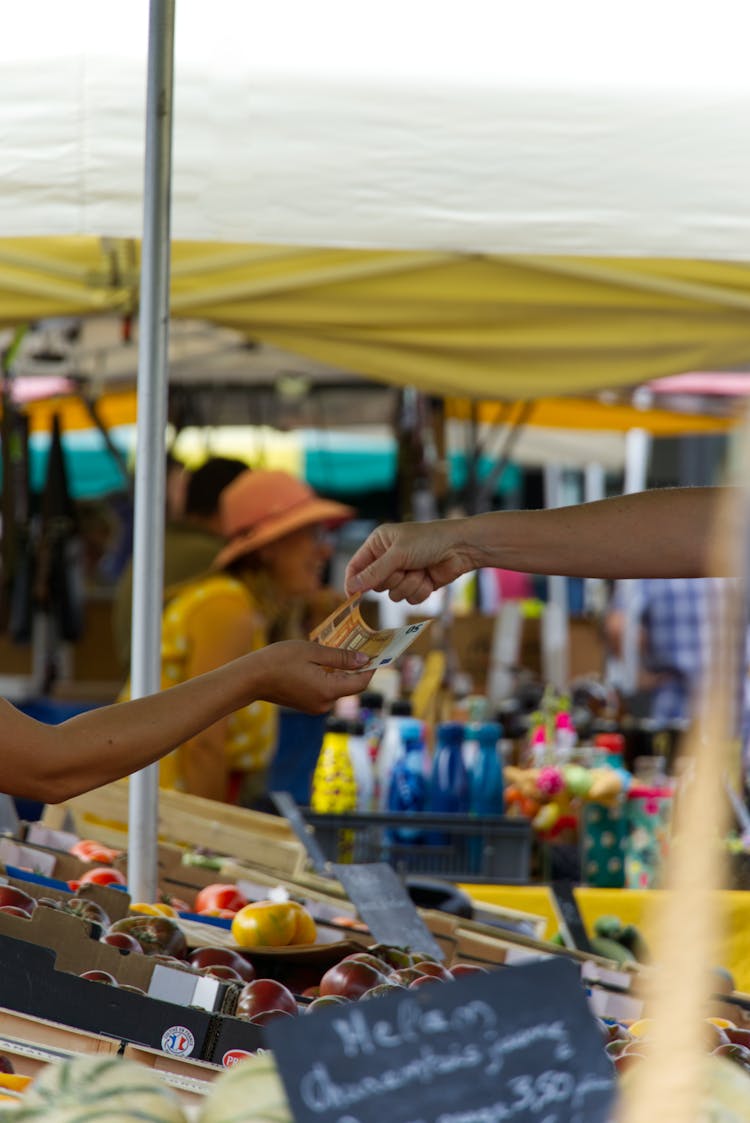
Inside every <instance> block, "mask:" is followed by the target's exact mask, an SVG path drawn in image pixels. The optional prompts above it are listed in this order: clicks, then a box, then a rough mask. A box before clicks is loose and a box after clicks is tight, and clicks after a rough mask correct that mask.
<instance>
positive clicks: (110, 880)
mask: <svg viewBox="0 0 750 1123" xmlns="http://www.w3.org/2000/svg"><path fill="white" fill-rule="evenodd" d="M126 884H127V882H126V881H125V875H124V874H121V873H120V871H119V870H114V869H111V868H110V867H109V866H97V867H96V869H93V870H86V873H84V874H83V875H82V876H81V879H80V881H79V885H126Z"/></svg>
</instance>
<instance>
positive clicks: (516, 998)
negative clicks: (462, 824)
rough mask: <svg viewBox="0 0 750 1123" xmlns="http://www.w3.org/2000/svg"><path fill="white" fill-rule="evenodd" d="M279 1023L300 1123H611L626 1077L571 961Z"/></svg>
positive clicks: (272, 1036) (281, 1060)
mask: <svg viewBox="0 0 750 1123" xmlns="http://www.w3.org/2000/svg"><path fill="white" fill-rule="evenodd" d="M310 1017H311V1018H313V1019H314V1021H315V1031H314V1032H312V1033H311V1032H310V1022H309V1021H308V1019H307V1018H299V1019H294V1020H289V1019H279V1020H278V1021H276V1022H272V1023H271V1024H269V1025H268V1026H267V1027H266V1029H265V1034H266V1039H267V1041H268V1044H269V1045H270V1047H271V1048H272V1049H273V1051H274V1054H275V1057H276V1061H277V1064H278V1066H279V1071H280V1073H281V1077H282V1080H283V1082H284V1087H285V1089H286V1094H287V1097H288V1099H289V1102H290V1105H291V1108H292V1112H293V1114H294V1119H295V1123H383V1120H384V1119H385V1120H388V1123H503V1121H504V1120H512V1121H513V1123H605V1120H607V1119H608V1118H609V1111H610V1108H611V1105H612V1100H613V1096H614V1069H613V1066H612V1062H611V1061H610V1059H609V1057H608V1056H607V1055H606V1053H605V1051H604V1042H603V1039H602V1036H601V1034H600V1032H599V1030H598V1028H597V1026H596V1024H595V1022H594V1019H593V1017H592V1015H591V1013H590V1011H589V1008H588V1004H587V1000H586V996H585V993H584V991H583V988H582V987H581V983H580V979H579V975H578V969H577V967H576V966H575V964H573V963H571V962H569V961H567V960H563V959H550V960H546V961H544V962H542V963H534V964H529V965H528V966H522V967H505V968H501V969H499V970H498V971H495V972H492V973H489V974H487V975H481V976H480V975H471V976H465V977H464V978H462V979H460V980H457V981H456V982H451V983H444V984H435V985H434V986H430V987H426V986H425V987H421V988H420V989H418V990H413V991H410V990H405V991H404V992H403V994H401V993H397V994H392V995H386V996H385V997H384V998H377V999H370V1000H367V1001H360V1002H353V1003H351V1004H350V1005H348V1006H336V1007H331V1008H329V1009H322V1010H319V1011H316V1012H315V1013H314V1014H311V1015H310Z"/></svg>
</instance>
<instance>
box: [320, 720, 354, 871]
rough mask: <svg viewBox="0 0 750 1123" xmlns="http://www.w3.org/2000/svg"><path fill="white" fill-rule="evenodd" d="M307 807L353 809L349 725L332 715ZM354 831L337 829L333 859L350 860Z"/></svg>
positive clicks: (339, 812) (333, 812)
mask: <svg viewBox="0 0 750 1123" xmlns="http://www.w3.org/2000/svg"><path fill="white" fill-rule="evenodd" d="M310 808H311V810H312V811H314V812H316V814H320V815H343V814H346V813H347V812H352V813H353V812H355V811H356V809H357V781H356V779H355V776H354V768H353V766H352V761H351V757H350V755H349V728H348V724H347V722H345V721H342V720H340V719H338V718H332V719H331V720H330V721H329V722H328V724H327V725H326V731H325V734H324V736H323V744H322V745H321V747H320V755H319V756H318V762H317V764H316V765H315V771H314V773H313V778H312V792H311V795H310ZM353 853H354V832H353V831H351V830H342V831H339V846H338V855H337V861H339V862H351V861H352V860H353Z"/></svg>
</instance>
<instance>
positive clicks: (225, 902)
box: [194, 883, 248, 912]
mask: <svg viewBox="0 0 750 1123" xmlns="http://www.w3.org/2000/svg"><path fill="white" fill-rule="evenodd" d="M247 903H248V902H247V897H245V896H244V895H243V894H242V893H240V891H239V889H238V888H237V886H236V885H220V884H218V883H217V884H215V885H207V886H206V887H205V889H201V890H200V892H199V893H198V895H197V896H196V898H195V905H194V912H205V911H206V910H207V909H229V910H230V911H231V912H239V910H240V909H241V908H244V907H245V905H246V904H247Z"/></svg>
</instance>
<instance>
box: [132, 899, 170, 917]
mask: <svg viewBox="0 0 750 1123" xmlns="http://www.w3.org/2000/svg"><path fill="white" fill-rule="evenodd" d="M130 911H131V912H137V913H141V914H142V915H145V916H177V911H176V910H175V909H173V908H172V906H171V905H165V904H163V903H162V902H161V901H157V903H156V904H154V905H149V904H146V903H145V902H144V901H135V902H134V903H133V904H131V906H130Z"/></svg>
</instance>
